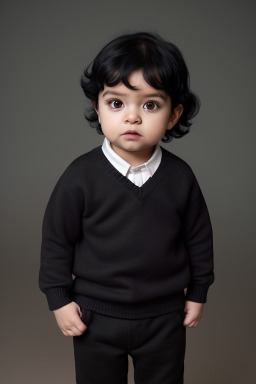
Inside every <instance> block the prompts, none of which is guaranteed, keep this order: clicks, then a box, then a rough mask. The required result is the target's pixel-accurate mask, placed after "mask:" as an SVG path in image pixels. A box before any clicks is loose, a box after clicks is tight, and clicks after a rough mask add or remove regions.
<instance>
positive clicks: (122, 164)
mask: <svg viewBox="0 0 256 384" xmlns="http://www.w3.org/2000/svg"><path fill="white" fill-rule="evenodd" d="M102 151H103V153H104V155H105V156H106V157H107V159H108V160H109V161H110V163H111V164H112V165H113V166H114V167H115V168H116V169H117V170H118V171H119V172H120V173H122V175H123V176H126V177H127V178H128V179H129V180H130V181H132V182H133V183H134V184H135V185H137V186H138V187H141V186H142V185H143V184H144V183H145V182H146V181H147V180H148V179H149V178H150V177H152V176H153V174H154V173H155V171H156V170H157V168H158V166H159V164H160V162H161V158H162V150H161V148H160V145H159V144H158V143H157V144H156V146H155V150H154V152H153V154H152V156H151V157H150V159H149V160H148V161H147V162H146V163H144V164H141V165H138V166H137V167H135V166H133V165H131V164H129V163H128V162H127V161H126V160H124V159H123V158H122V157H120V156H119V155H118V154H117V153H116V152H115V151H114V150H113V149H112V147H111V145H110V141H109V140H108V139H107V137H106V136H105V138H104V141H103V144H102Z"/></svg>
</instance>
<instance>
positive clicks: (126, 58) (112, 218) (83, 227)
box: [39, 32, 214, 384]
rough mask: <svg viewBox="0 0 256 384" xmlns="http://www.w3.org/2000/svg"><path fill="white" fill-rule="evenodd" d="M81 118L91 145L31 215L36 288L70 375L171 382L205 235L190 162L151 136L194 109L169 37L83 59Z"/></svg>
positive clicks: (207, 253)
mask: <svg viewBox="0 0 256 384" xmlns="http://www.w3.org/2000/svg"><path fill="white" fill-rule="evenodd" d="M81 86H82V89H83V91H84V93H85V96H86V97H87V98H88V99H89V100H90V109H89V110H88V111H87V112H86V115H85V117H86V119H87V120H88V122H89V123H90V125H91V126H92V127H95V128H96V131H97V133H98V134H101V135H104V140H103V144H102V145H100V146H97V147H95V148H92V149H91V150H90V151H88V152H87V153H84V154H82V155H80V156H79V157H77V158H76V159H74V160H73V161H72V162H71V163H70V165H69V166H68V167H67V168H66V169H65V171H64V172H63V173H62V175H61V176H60V178H59V180H58V181H57V183H56V185H55V187H54V189H53V191H52V194H51V196H50V199H49V201H48V204H47V207H46V210H45V214H44V218H43V226H42V245H41V264H40V272H39V287H40V290H41V291H42V292H43V293H44V294H45V295H46V298H47V302H48V306H49V310H51V311H53V313H54V315H55V318H56V321H57V324H58V326H59V328H60V330H61V332H62V333H63V335H65V336H72V337H73V346H74V359H75V369H76V383H77V384H105V383H107V384H126V383H127V373H128V355H130V356H131V358H132V360H133V364H134V379H135V383H136V384H145V383H146V384H167V383H168V384H182V383H183V382H184V378H183V376H184V358H185V348H186V327H188V328H193V327H196V326H197V325H198V323H199V321H200V319H201V317H202V313H203V306H204V303H206V299H207V292H208V289H209V286H210V285H211V284H212V283H213V282H214V272H213V269H214V267H213V235H212V226H211V221H210V217H209V212H208V209H207V206H206V202H205V199H204V197H203V194H202V191H201V189H200V186H199V184H198V181H197V178H196V176H195V174H194V173H193V171H192V169H191V167H190V166H189V165H188V164H187V162H185V161H184V160H183V159H181V158H180V157H178V156H177V155H175V154H173V153H172V152H170V151H169V150H167V149H165V148H164V147H162V146H161V145H160V144H159V142H160V141H162V142H164V143H168V142H171V141H172V139H173V138H181V137H183V136H184V135H186V134H187V133H188V132H189V131H190V126H191V124H192V122H191V119H192V118H193V117H194V116H195V115H196V114H197V112H198V110H199V99H198V97H197V96H196V95H195V94H194V93H192V92H191V90H190V86H189V72H188V69H187V66H186V64H185V61H184V58H183V55H182V53H181V52H180V50H179V49H178V48H177V46H176V45H174V44H172V43H170V42H167V41H165V40H164V39H163V38H162V37H160V36H159V35H158V34H157V33H149V32H137V33H131V34H124V35H121V36H118V37H116V38H115V39H114V40H112V41H110V42H109V43H108V44H107V45H106V46H105V47H103V49H102V50H101V51H100V52H99V53H98V55H97V56H96V58H95V59H94V60H93V62H92V63H90V64H89V65H88V66H87V68H86V69H85V71H84V73H83V75H82V77H81Z"/></svg>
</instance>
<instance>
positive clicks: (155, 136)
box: [97, 70, 183, 158]
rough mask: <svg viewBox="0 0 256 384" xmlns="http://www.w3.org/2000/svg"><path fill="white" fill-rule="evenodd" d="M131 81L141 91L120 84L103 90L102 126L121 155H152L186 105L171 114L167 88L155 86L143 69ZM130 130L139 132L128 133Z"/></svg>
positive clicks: (100, 114)
mask: <svg viewBox="0 0 256 384" xmlns="http://www.w3.org/2000/svg"><path fill="white" fill-rule="evenodd" d="M128 80H129V83H130V84H132V85H133V86H136V88H139V90H136V91H134V90H131V89H129V88H127V87H126V86H125V85H124V84H123V83H119V84H117V85H116V86H114V87H108V86H106V85H105V86H104V89H103V91H101V92H100V93H99V97H98V110H97V113H98V116H99V121H100V124H101V129H102V131H103V133H104V135H105V136H106V137H107V138H108V139H109V141H110V143H111V147H112V148H113V150H114V151H115V152H116V153H118V154H119V155H120V156H121V157H123V158H125V155H127V154H128V152H129V153H130V155H133V156H135V157H136V156H137V157H140V155H142V154H145V155H146V154H147V153H148V154H150V155H151V154H152V149H153V148H154V146H155V144H157V143H158V142H159V140H161V138H162V137H163V136H164V134H165V131H166V130H167V129H168V130H170V129H172V128H173V127H174V125H175V124H176V122H177V121H178V119H179V117H180V115H181V113H182V111H183V106H182V105H179V106H177V107H176V108H175V110H174V112H173V113H171V99H170V96H169V95H168V94H167V92H166V91H164V90H159V89H155V88H153V87H151V86H150V85H149V84H148V83H147V82H146V81H145V79H144V77H143V73H142V70H136V71H134V72H132V73H131V74H130V77H129V79H128ZM129 130H131V131H135V132H136V133H137V134H134V135H131V134H126V132H127V131H129ZM131 152H132V153H131ZM149 157H150V156H149ZM149 157H148V158H149ZM126 158H127V157H126Z"/></svg>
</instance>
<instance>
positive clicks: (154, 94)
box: [102, 91, 166, 101]
mask: <svg viewBox="0 0 256 384" xmlns="http://www.w3.org/2000/svg"><path fill="white" fill-rule="evenodd" d="M107 95H114V96H127V95H126V94H125V93H120V92H115V91H105V92H104V93H103V95H102V97H104V96H107ZM145 97H159V98H160V99H163V100H164V101H166V97H165V96H164V95H163V94H162V93H149V94H147V95H145Z"/></svg>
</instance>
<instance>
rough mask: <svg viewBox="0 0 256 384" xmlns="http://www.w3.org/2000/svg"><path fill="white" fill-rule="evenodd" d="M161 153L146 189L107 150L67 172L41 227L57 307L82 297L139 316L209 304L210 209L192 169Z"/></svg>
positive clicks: (99, 308)
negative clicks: (191, 304) (111, 159)
mask: <svg viewBox="0 0 256 384" xmlns="http://www.w3.org/2000/svg"><path fill="white" fill-rule="evenodd" d="M161 150H162V159H161V163H160V165H159V167H158V168H157V170H156V172H155V173H154V175H153V176H152V177H150V178H149V179H148V180H147V181H146V182H145V183H144V184H143V185H142V186H141V187H138V186H136V185H135V184H134V183H132V182H131V181H130V180H129V179H127V178H126V177H125V176H123V175H122V174H121V173H120V172H119V171H117V169H116V168H115V167H114V166H113V165H112V164H111V163H110V162H109V160H108V159H107V158H106V156H105V155H104V153H103V151H102V148H101V146H98V147H96V148H94V149H92V150H91V151H89V152H87V153H85V154H83V155H81V156H79V157H78V158H76V159H75V160H74V161H73V162H72V163H71V164H70V165H69V166H68V167H67V168H66V170H65V171H64V172H63V174H62V175H61V177H60V178H59V180H58V182H57V184H56V186H55V187H54V189H53V192H52V194H51V196H50V199H49V202H48V204H47V207H46V210H45V214H44V219H43V227H42V245H41V264H40V271H39V287H40V289H41V291H42V292H43V293H44V294H46V297H47V300H48V306H49V309H50V310H54V309H58V308H60V307H62V306H64V305H66V304H68V303H70V302H71V301H76V302H77V303H78V304H79V305H80V306H82V307H84V308H87V309H91V310H94V311H96V312H98V313H102V314H106V315H112V316H117V317H121V318H142V317H150V316H154V315H159V314H164V313H168V312H171V311H174V310H177V309H181V308H183V307H184V304H185V300H190V301H195V302H199V303H205V302H206V298H207V292H208V289H209V286H210V285H211V284H212V283H213V281H214V272H213V237H212V226H211V222H210V217H209V212H208V209H207V206H206V203H205V200H204V197H203V195H202V191H201V189H200V187H199V184H198V182H197V179H196V177H195V175H194V173H193V171H192V169H191V167H190V166H189V165H188V164H187V163H186V162H185V161H184V160H182V159H181V158H180V157H178V156H176V155H174V154H173V153H171V152H169V151H167V150H166V149H165V148H163V147H161ZM185 288H187V290H186V294H185V293H184V289H185Z"/></svg>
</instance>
